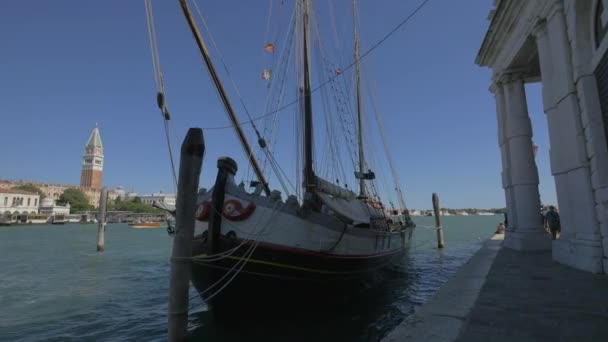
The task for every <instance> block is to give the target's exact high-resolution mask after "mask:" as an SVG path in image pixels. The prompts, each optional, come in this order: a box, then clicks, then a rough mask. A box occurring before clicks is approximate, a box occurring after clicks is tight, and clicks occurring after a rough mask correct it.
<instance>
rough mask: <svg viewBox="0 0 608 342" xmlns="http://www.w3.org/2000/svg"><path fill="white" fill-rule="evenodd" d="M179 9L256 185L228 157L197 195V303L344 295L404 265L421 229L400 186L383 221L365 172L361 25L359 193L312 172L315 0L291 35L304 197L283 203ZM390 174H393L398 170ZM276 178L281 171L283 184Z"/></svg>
mask: <svg viewBox="0 0 608 342" xmlns="http://www.w3.org/2000/svg"><path fill="white" fill-rule="evenodd" d="M179 3H180V6H181V9H182V12H183V14H184V17H185V19H186V21H187V23H188V25H189V28H190V30H191V32H192V34H193V36H194V39H195V41H196V43H197V45H198V47H199V50H200V52H201V56H202V58H203V60H204V62H205V65H206V68H207V70H208V72H209V74H210V76H211V80H212V82H213V84H214V86H215V88H216V89H217V91H218V94H219V96H220V99H221V101H222V104H223V105H224V107H225V110H226V113H227V114H228V117H229V118H230V120H231V123H232V127H233V129H234V130H235V132H236V133H237V137H238V139H239V142H240V144H241V146H242V147H243V149H244V151H245V155H246V156H247V158H248V162H249V164H250V167H251V168H252V169H253V172H254V174H255V176H256V178H257V179H256V181H255V182H252V186H253V188H254V189H253V191H247V190H246V189H245V186H244V184H243V183H240V184H237V181H236V179H237V172H238V166H237V164H236V162H235V161H234V160H232V159H231V158H228V157H225V158H221V159H220V160H219V161H218V168H219V169H220V173H218V177H217V179H216V182H215V184H214V186H213V187H212V188H211V189H209V190H204V189H201V191H200V192H199V196H198V202H197V213H196V229H195V236H194V240H193V258H192V261H193V263H192V278H191V279H192V284H193V285H194V287H195V288H196V289H197V290H198V292H199V294H200V296H201V297H202V298H203V299H204V300H205V301H206V302H207V303H209V304H211V305H213V306H214V307H231V305H241V304H243V303H244V302H245V301H246V300H248V299H254V298H256V299H261V300H262V301H268V300H270V299H277V298H280V296H279V294H287V295H288V296H290V295H291V296H294V295H295V294H296V293H298V295H301V294H304V293H314V294H319V293H324V292H325V291H326V290H329V289H334V290H336V289H337V290H338V291H342V290H344V289H347V288H351V287H354V286H355V284H358V283H359V281H363V280H365V279H369V278H370V277H373V275H374V274H375V273H376V272H377V271H378V270H380V269H382V268H384V267H386V266H388V265H391V264H392V263H394V262H396V261H399V260H400V258H402V257H403V256H404V253H405V252H406V251H407V250H408V248H409V246H410V242H411V240H412V234H413V232H414V229H415V224H414V223H413V221H412V220H411V218H410V217H409V214H408V212H407V209H406V208H405V202H404V200H403V199H402V198H403V196H402V194H401V190H400V186H399V184H398V182H396V184H395V189H396V190H397V193H398V195H399V197H400V198H401V199H400V203H401V208H399V210H398V214H399V215H391V216H390V217H389V216H387V214H386V213H387V212H388V211H387V210H386V204H384V203H383V202H382V201H381V200H380V196H379V194H378V193H376V192H375V191H374V190H373V189H374V187H373V184H374V183H373V182H374V181H375V178H376V175H375V173H374V172H373V171H371V170H370V169H369V165H370V164H369V163H368V162H366V159H365V154H364V146H365V143H364V133H363V131H364V128H365V127H364V123H363V113H362V111H363V110H362V94H361V77H360V68H361V65H360V64H361V63H360V60H361V57H360V52H359V38H358V34H357V30H356V27H357V23H356V20H354V22H355V25H354V26H355V29H354V62H353V64H354V69H355V70H354V71H355V72H354V75H355V77H354V82H355V83H356V94H354V97H355V99H356V117H357V119H356V120H354V121H355V122H356V136H355V137H354V139H353V141H354V140H356V145H357V150H358V152H357V158H358V163H356V164H355V165H354V168H355V169H354V170H352V171H353V174H354V179H355V182H357V183H358V185H359V189H358V190H359V191H358V192H355V191H353V190H351V189H349V188H348V187H347V186H346V184H345V182H344V181H343V185H340V184H337V182H333V181H330V180H327V179H324V178H322V177H320V176H319V175H318V174H317V170H316V169H315V160H314V148H315V147H314V141H315V139H314V132H313V127H314V123H313V119H314V116H313V90H312V87H311V73H312V72H311V68H312V67H311V61H310V55H311V40H312V39H311V33H310V31H311V24H310V17H311V0H297V1H296V4H295V6H294V9H293V16H292V19H293V22H292V26H291V28H292V29H293V31H295V33H296V34H298V37H299V38H298V39H295V40H294V41H293V45H297V48H296V49H295V51H296V52H295V53H294V54H297V56H296V58H294V59H295V60H296V64H297V69H298V71H299V79H298V81H299V82H298V84H297V85H296V87H294V88H295V89H297V90H296V91H297V92H298V93H299V95H300V97H299V102H298V105H299V106H295V107H296V108H297V110H296V112H297V115H299V116H298V120H297V124H298V125H299V126H298V128H299V129H300V130H301V133H302V134H301V135H299V134H298V137H297V138H298V139H297V140H298V141H297V143H298V144H300V145H298V146H300V147H301V149H300V151H301V154H300V155H299V156H298V158H301V161H302V163H301V164H299V165H301V166H302V168H301V172H302V173H301V177H302V178H299V177H297V178H298V180H301V183H300V184H301V192H300V193H299V194H297V193H296V194H290V195H288V196H287V198H286V199H283V198H282V194H281V193H280V192H279V191H276V190H275V191H271V189H270V185H269V182H268V181H267V178H266V176H265V171H264V169H263V168H262V167H261V166H260V164H259V162H258V160H257V158H256V156H255V153H253V151H252V147H251V145H250V144H249V141H248V139H247V137H246V135H245V133H244V131H243V128H242V125H241V123H240V122H239V119H238V117H237V115H236V113H235V111H234V109H233V106H232V104H231V102H230V100H229V98H228V95H227V93H226V91H225V89H224V85H223V83H222V81H221V79H220V77H219V75H218V73H217V71H216V69H215V66H214V63H213V60H212V58H211V56H210V54H209V51H208V49H207V45H206V42H205V40H204V39H203V37H202V35H201V32H200V31H199V29H198V27H197V24H196V21H195V19H194V17H193V15H192V12H191V10H190V8H189V5H188V3H187V1H186V0H180V1H179ZM197 10H198V8H197ZM356 11H357V5H356V1H353V13H354V18H356ZM265 49H266V50H267V51H274V45H270V44H267V45H266V46H265ZM338 70H339V71H338ZM344 75H345V74H344V70H342V69H336V77H343V76H344ZM263 77H264V78H265V79H266V78H269V77H271V74H270V72H269V71H267V70H265V72H264V73H263ZM254 128H255V127H254ZM256 133H257V134H258V143H259V145H260V149H261V150H263V151H264V155H265V156H266V157H268V156H269V154H271V153H272V152H271V151H269V147H268V144H267V143H266V141H265V139H264V138H263V137H262V136H261V135H260V134H259V132H258V130H257V128H256ZM386 146H387V145H385V147H386ZM389 161H390V159H389ZM275 169H276V168H275ZM391 169H394V168H393V167H392V165H391ZM297 172H300V170H297ZM280 174H281V172H277V177H278V175H280ZM393 175H394V176H396V173H394V174H393ZM296 289H298V290H296ZM313 289H314V290H313ZM294 291H297V292H294Z"/></svg>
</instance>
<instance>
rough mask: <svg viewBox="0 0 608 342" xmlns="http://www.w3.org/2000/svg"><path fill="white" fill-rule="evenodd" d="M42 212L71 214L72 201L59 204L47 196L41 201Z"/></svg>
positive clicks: (45, 213)
mask: <svg viewBox="0 0 608 342" xmlns="http://www.w3.org/2000/svg"><path fill="white" fill-rule="evenodd" d="M40 213H41V214H44V215H49V216H55V215H69V214H70V203H66V204H65V205H57V204H56V203H55V201H53V200H52V199H50V198H48V197H47V198H45V199H43V200H42V203H40Z"/></svg>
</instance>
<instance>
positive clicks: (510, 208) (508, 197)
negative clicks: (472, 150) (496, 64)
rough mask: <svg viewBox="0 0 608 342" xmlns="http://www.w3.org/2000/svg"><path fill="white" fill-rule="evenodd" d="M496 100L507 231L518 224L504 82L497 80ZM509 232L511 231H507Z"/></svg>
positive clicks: (493, 85)
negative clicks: (507, 133) (506, 125)
mask: <svg viewBox="0 0 608 342" xmlns="http://www.w3.org/2000/svg"><path fill="white" fill-rule="evenodd" d="M490 91H491V92H492V93H493V94H494V98H495V100H496V122H497V124H498V146H499V147H500V157H501V161H502V172H501V181H502V188H503V189H504V191H505V205H506V208H507V219H508V222H507V229H506V230H507V231H508V232H512V231H514V230H515V227H516V226H517V213H516V211H515V206H514V205H513V195H512V192H513V187H512V184H511V158H510V157H509V142H508V140H507V138H506V133H505V132H506V127H505V120H506V109H505V96H504V88H503V86H502V83H500V82H495V83H493V84H492V86H491V87H490ZM507 234H509V233H507Z"/></svg>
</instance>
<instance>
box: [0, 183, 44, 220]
mask: <svg viewBox="0 0 608 342" xmlns="http://www.w3.org/2000/svg"><path fill="white" fill-rule="evenodd" d="M39 201H40V195H39V194H37V193H35V192H29V191H23V190H17V189H7V188H2V189H0V215H2V214H37V213H38V206H39V204H40V203H38V202H39Z"/></svg>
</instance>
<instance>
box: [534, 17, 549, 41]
mask: <svg viewBox="0 0 608 342" xmlns="http://www.w3.org/2000/svg"><path fill="white" fill-rule="evenodd" d="M545 34H547V20H546V19H542V18H538V21H537V22H536V24H535V25H534V27H533V28H532V35H533V36H534V38H536V39H538V38H540V37H541V36H543V35H545Z"/></svg>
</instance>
